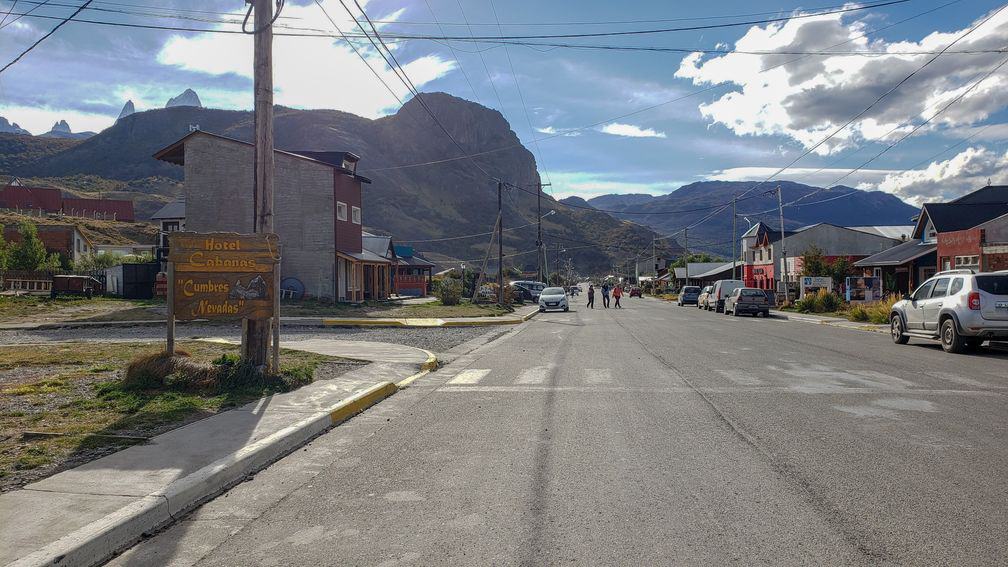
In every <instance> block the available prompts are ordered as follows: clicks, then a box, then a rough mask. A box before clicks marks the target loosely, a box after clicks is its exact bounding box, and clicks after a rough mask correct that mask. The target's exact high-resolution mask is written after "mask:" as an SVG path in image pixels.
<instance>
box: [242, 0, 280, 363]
mask: <svg viewBox="0 0 1008 567" xmlns="http://www.w3.org/2000/svg"><path fill="white" fill-rule="evenodd" d="M250 1H251V3H252V4H253V10H254V12H255V20H254V24H253V25H254V30H255V32H254V36H255V45H254V51H253V73H254V79H253V85H254V86H253V89H254V93H255V115H254V116H255V118H254V120H255V173H254V180H255V194H254V195H255V199H254V202H255V212H256V218H255V222H254V225H253V229H252V230H253V232H259V233H262V234H270V233H272V232H273V27H272V25H271V24H272V21H273V0H250ZM277 273H278V274H279V266H277ZM273 293H274V294H276V293H279V290H278V289H275V288H274V290H273ZM278 319H279V318H278V317H274V318H273V321H264V320H254V319H246V320H245V325H244V331H245V333H244V335H243V336H242V357H243V358H244V359H245V360H246V361H247V362H248V363H249V364H251V365H252V366H253V367H255V368H258V369H263V368H265V366H266V352H267V349H268V346H269V341H270V328H271V327H272V326H273V325H276V326H279V324H280V321H279V320H278ZM277 334H278V333H276V332H275V331H274V333H273V335H274V338H275V337H276V335H277ZM273 349H274V351H275V352H276V353H279V345H278V344H274V345H273ZM275 358H276V356H275V355H274V359H275ZM277 370H279V369H277Z"/></svg>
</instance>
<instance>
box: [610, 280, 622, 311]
mask: <svg viewBox="0 0 1008 567" xmlns="http://www.w3.org/2000/svg"><path fill="white" fill-rule="evenodd" d="M612 296H613V299H615V300H616V305H614V306H613V307H615V308H616V309H623V306H622V305H620V304H619V299H620V298H621V297H623V286H621V285H617V286H616V287H615V288H613V290H612Z"/></svg>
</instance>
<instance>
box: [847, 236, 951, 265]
mask: <svg viewBox="0 0 1008 567" xmlns="http://www.w3.org/2000/svg"><path fill="white" fill-rule="evenodd" d="M937 249H938V245H937V244H923V243H921V242H920V241H919V240H911V241H910V242H904V243H902V244H897V245H896V246H893V247H892V248H889V249H888V250H883V251H882V252H879V253H878V254H875V255H872V256H868V257H867V258H863V259H861V260H858V261H857V262H854V265H855V266H856V267H858V268H870V267H872V266H899V265H901V264H905V263H907V262H909V261H911V260H916V259H917V258H920V257H921V256H925V255H927V254H930V253H931V252H934V251H935V250H937Z"/></svg>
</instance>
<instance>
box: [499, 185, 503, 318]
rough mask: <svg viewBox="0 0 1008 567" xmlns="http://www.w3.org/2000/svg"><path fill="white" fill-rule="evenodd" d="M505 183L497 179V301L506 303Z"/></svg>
mask: <svg viewBox="0 0 1008 567" xmlns="http://www.w3.org/2000/svg"><path fill="white" fill-rule="evenodd" d="M503 187H504V183H503V182H502V181H499V180H498V181H497V303H498V304H499V305H504V211H503V209H502V203H501V191H502V190H503Z"/></svg>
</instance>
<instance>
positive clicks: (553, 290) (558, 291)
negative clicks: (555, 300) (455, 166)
mask: <svg viewBox="0 0 1008 567" xmlns="http://www.w3.org/2000/svg"><path fill="white" fill-rule="evenodd" d="M542 294H543V295H563V294H564V290H563V288H562V287H548V288H546V289H544V290H542Z"/></svg>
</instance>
